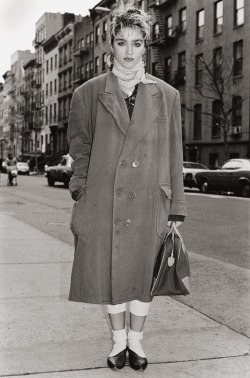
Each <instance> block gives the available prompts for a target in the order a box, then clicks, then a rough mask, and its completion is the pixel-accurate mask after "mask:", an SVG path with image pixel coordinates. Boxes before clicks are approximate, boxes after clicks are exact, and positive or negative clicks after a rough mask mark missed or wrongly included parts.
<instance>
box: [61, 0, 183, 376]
mask: <svg viewBox="0 0 250 378" xmlns="http://www.w3.org/2000/svg"><path fill="white" fill-rule="evenodd" d="M113 16H114V17H113V20H112V23H111V28H110V48H111V56H110V70H109V72H107V73H106V74H104V75H101V76H98V77H96V78H94V79H91V80H89V81H87V82H86V83H85V84H83V85H82V86H80V87H78V88H77V89H76V90H75V91H74V94H73V98H72V103H71V110H70V117H69V127H68V142H69V153H70V155H71V156H72V158H73V160H74V161H73V164H72V169H73V177H72V179H71V181H70V192H71V195H72V198H73V199H74V200H75V201H76V202H75V204H74V208H73V212H72V220H71V230H72V232H73V234H74V236H75V256H74V263H73V268H72V277H71V288H70V295H69V300H71V301H76V302H85V303H95V304H103V305H106V307H107V312H108V314H109V318H110V322H111V327H112V336H113V347H112V350H111V352H110V354H109V356H108V360H107V362H108V365H109V367H111V368H114V367H116V368H119V369H121V368H122V367H123V366H124V365H125V361H126V353H127V352H128V355H129V363H130V366H131V367H132V368H133V369H136V370H139V369H145V368H146V367H147V358H146V356H145V353H144V351H143V349H142V345H141V340H142V337H143V326H144V322H145V320H146V317H147V314H148V311H149V306H150V303H151V301H152V299H153V298H152V297H151V294H150V289H151V283H152V279H153V270H154V265H155V261H156V257H157V254H158V252H159V249H160V246H161V244H162V242H163V239H164V236H165V234H166V232H167V229H168V226H169V225H170V223H171V222H172V221H175V222H176V224H177V226H178V225H179V224H180V223H181V222H183V221H184V217H185V215H186V206H185V200H184V188H183V178H182V138H181V118H180V97H179V93H178V91H177V90H175V89H174V88H172V87H171V86H170V85H168V84H166V83H165V82H163V81H162V80H160V79H158V78H156V77H153V76H151V75H149V74H147V73H146V74H145V63H144V54H145V47H146V41H147V40H148V39H149V36H150V18H149V16H148V15H147V14H146V13H144V12H143V11H141V10H138V9H135V8H127V9H126V8H125V7H124V5H120V6H119V8H118V9H116V11H115V13H114V15H113ZM127 303H128V306H129V311H130V328H129V331H128V334H127V332H126V328H125V327H126V322H125V314H126V304H127Z"/></svg>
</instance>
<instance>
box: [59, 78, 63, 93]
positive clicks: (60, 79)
mask: <svg viewBox="0 0 250 378" xmlns="http://www.w3.org/2000/svg"><path fill="white" fill-rule="evenodd" d="M61 90H62V75H59V92H61Z"/></svg>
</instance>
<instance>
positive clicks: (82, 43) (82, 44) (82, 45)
mask: <svg viewBox="0 0 250 378" xmlns="http://www.w3.org/2000/svg"><path fill="white" fill-rule="evenodd" d="M81 47H84V38H82V39H81Z"/></svg>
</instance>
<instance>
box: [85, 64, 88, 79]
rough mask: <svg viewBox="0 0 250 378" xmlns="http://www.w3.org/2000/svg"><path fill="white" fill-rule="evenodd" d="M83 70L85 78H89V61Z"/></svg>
mask: <svg viewBox="0 0 250 378" xmlns="http://www.w3.org/2000/svg"><path fill="white" fill-rule="evenodd" d="M85 71H86V78H87V79H89V63H86V65H85Z"/></svg>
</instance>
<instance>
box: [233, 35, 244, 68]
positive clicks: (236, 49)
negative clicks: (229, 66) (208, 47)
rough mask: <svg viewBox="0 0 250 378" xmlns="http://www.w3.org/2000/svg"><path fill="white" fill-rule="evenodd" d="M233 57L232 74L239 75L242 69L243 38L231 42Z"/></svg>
mask: <svg viewBox="0 0 250 378" xmlns="http://www.w3.org/2000/svg"><path fill="white" fill-rule="evenodd" d="M233 54H234V56H233V59H234V66H233V75H234V76H240V75H242V73H243V71H242V68H243V40H240V41H236V42H234V44H233Z"/></svg>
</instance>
